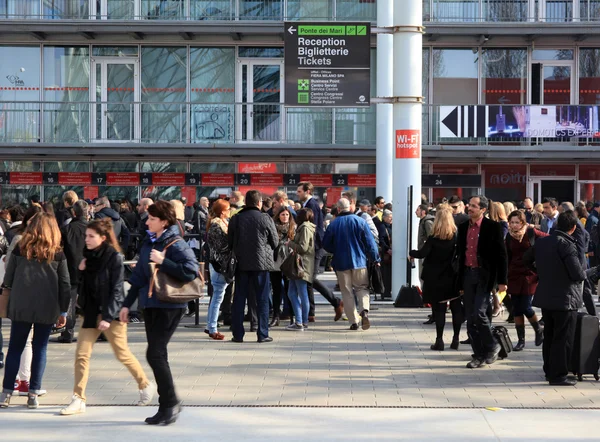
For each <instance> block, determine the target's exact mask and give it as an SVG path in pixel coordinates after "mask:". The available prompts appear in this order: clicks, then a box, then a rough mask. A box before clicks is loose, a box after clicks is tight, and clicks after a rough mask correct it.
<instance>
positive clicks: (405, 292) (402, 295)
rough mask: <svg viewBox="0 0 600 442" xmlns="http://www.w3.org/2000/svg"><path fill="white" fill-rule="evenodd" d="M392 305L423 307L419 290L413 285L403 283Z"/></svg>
mask: <svg viewBox="0 0 600 442" xmlns="http://www.w3.org/2000/svg"><path fill="white" fill-rule="evenodd" d="M394 307H405V308H409V307H423V299H422V298H421V290H420V289H419V287H417V286H414V285H403V286H402V287H401V288H400V291H399V292H398V296H396V300H395V301H394Z"/></svg>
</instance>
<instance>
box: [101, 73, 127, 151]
mask: <svg viewBox="0 0 600 442" xmlns="http://www.w3.org/2000/svg"><path fill="white" fill-rule="evenodd" d="M134 88H135V64H134V63H127V64H125V63H110V64H107V65H106V90H107V92H106V101H107V103H106V112H105V116H104V118H103V120H104V121H105V124H106V137H107V138H108V139H109V140H132V139H133V136H134V127H133V126H134V124H135V123H134V121H135V106H134V101H135V92H134Z"/></svg>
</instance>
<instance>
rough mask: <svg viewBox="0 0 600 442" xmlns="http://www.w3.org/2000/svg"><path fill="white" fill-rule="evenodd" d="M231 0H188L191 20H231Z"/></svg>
mask: <svg viewBox="0 0 600 442" xmlns="http://www.w3.org/2000/svg"><path fill="white" fill-rule="evenodd" d="M233 4H234V3H232V2H231V0H190V15H191V18H192V20H231V19H233V13H234V11H233V9H232V6H233Z"/></svg>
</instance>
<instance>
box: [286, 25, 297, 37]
mask: <svg viewBox="0 0 600 442" xmlns="http://www.w3.org/2000/svg"><path fill="white" fill-rule="evenodd" d="M288 32H289V33H290V34H292V35H294V32H296V28H294V26H290V27H289V29H288Z"/></svg>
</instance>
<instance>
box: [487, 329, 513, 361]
mask: <svg viewBox="0 0 600 442" xmlns="http://www.w3.org/2000/svg"><path fill="white" fill-rule="evenodd" d="M492 334H493V335H494V338H495V339H496V341H497V342H498V344H500V353H499V354H498V357H499V358H500V359H505V358H507V357H508V354H509V353H510V352H511V351H512V349H513V346H512V341H511V340H510V336H509V335H508V330H507V329H506V327H503V326H501V325H497V326H495V327H492Z"/></svg>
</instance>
